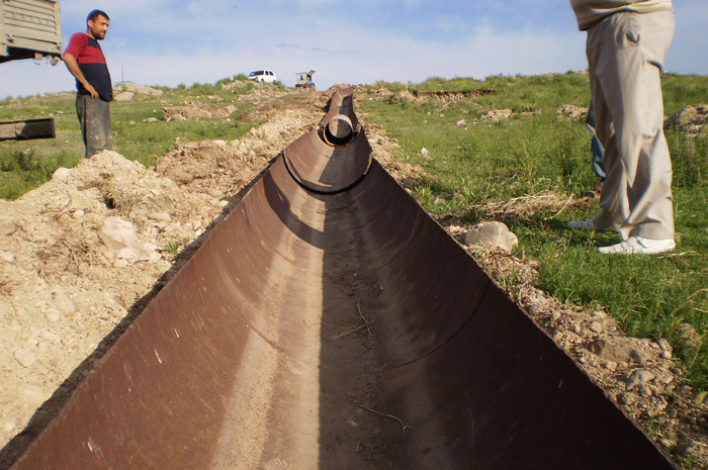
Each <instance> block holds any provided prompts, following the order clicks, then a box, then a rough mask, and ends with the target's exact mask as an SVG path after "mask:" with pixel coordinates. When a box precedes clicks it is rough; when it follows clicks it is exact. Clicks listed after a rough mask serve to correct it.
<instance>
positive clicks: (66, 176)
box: [0, 88, 708, 468]
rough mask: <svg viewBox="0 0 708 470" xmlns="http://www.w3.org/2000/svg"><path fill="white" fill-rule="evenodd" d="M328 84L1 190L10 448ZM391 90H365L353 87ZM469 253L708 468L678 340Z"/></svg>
mask: <svg viewBox="0 0 708 470" xmlns="http://www.w3.org/2000/svg"><path fill="white" fill-rule="evenodd" d="M331 94H332V90H330V91H329V92H324V93H318V92H312V91H306V92H302V93H299V94H296V95H291V96H289V97H287V99H276V98H278V93H276V92H274V91H268V89H266V88H263V89H261V88H258V89H256V91H254V92H253V93H251V94H250V95H247V96H246V97H244V98H243V99H244V100H252V101H253V102H254V108H253V110H252V111H250V113H252V114H253V117H255V116H257V117H258V119H259V120H261V121H264V122H263V124H262V125H261V126H259V127H257V128H254V129H252V130H251V131H250V132H249V133H248V134H247V135H246V136H245V137H244V138H242V139H239V140H235V141H200V142H188V141H184V140H177V141H176V142H175V143H174V146H173V148H172V150H171V151H170V152H169V153H168V154H166V155H165V156H163V157H162V158H160V159H159V160H158V161H157V162H156V164H155V166H154V167H151V168H145V167H144V166H142V165H141V164H139V163H136V162H131V161H128V160H127V159H125V158H124V157H123V156H121V155H119V154H118V153H115V152H110V151H106V152H103V153H101V154H98V155H96V156H94V157H93V158H91V159H87V160H84V161H82V162H81V163H80V164H79V165H78V166H77V167H76V168H73V169H60V170H57V172H56V173H55V174H54V176H53V178H52V180H51V181H49V182H48V183H46V184H44V185H43V186H41V187H40V188H38V189H36V190H34V191H31V192H30V193H28V194H26V195H25V196H23V197H21V198H20V199H18V200H16V201H11V202H10V201H4V200H0V322H2V325H3V328H2V329H0V370H1V371H2V377H3V379H2V381H1V383H0V443H2V445H3V446H4V445H5V444H7V443H8V442H9V441H10V440H11V439H13V436H15V435H17V434H18V433H20V432H21V431H22V430H23V429H24V428H25V427H26V426H27V425H28V423H31V422H30V419H31V418H33V415H34V419H33V420H32V422H34V421H37V420H38V417H37V416H36V413H35V410H37V409H38V407H40V406H41V405H42V403H44V402H45V401H46V400H48V399H49V398H50V397H51V396H52V394H53V393H55V391H57V390H58V389H59V388H60V387H68V386H70V385H71V383H76V382H77V381H78V380H80V379H81V377H82V376H83V374H85V372H86V371H87V370H88V369H89V368H90V365H91V358H92V357H97V356H100V353H101V350H102V348H105V347H106V344H107V341H106V340H105V338H107V337H110V336H111V335H113V336H115V335H116V334H119V333H120V330H121V325H122V324H124V323H125V322H126V319H130V318H131V317H134V316H135V315H137V314H139V312H140V311H141V309H142V308H143V307H144V305H145V303H146V302H147V301H148V300H149V299H150V298H151V296H153V295H154V294H155V293H156V292H157V291H158V290H159V288H160V287H161V286H162V285H164V284H165V283H166V282H167V281H169V279H170V278H171V277H172V276H173V275H174V273H175V272H176V271H177V270H178V269H179V268H180V266H181V265H182V264H184V262H185V261H186V260H187V259H188V258H189V256H190V255H191V253H193V252H194V250H196V248H197V247H198V246H199V244H200V243H201V241H202V240H203V238H204V236H205V234H206V233H208V231H209V229H210V228H211V227H212V226H213V225H214V224H216V223H218V222H219V220H220V218H222V217H223V215H224V214H225V213H226V212H228V211H229V210H230V208H231V207H233V206H234V205H235V204H236V203H237V202H238V201H239V199H240V197H241V195H242V194H244V193H245V191H246V190H247V189H248V187H249V183H250V182H251V181H253V180H254V178H256V177H257V176H258V175H259V173H261V172H262V171H263V170H264V169H266V168H267V167H268V165H269V163H270V162H271V161H272V159H273V158H274V157H276V156H277V155H278V154H279V152H280V151H282V149H284V148H285V147H286V146H287V145H288V144H289V143H290V142H292V141H293V140H294V139H295V138H297V137H298V136H300V135H301V134H303V133H304V132H305V131H307V130H309V129H311V128H312V127H313V126H314V125H316V124H317V123H318V122H319V120H320V119H321V117H322V115H323V112H324V111H323V109H324V107H325V106H326V103H327V99H328V97H329V96H331ZM409 95H410V96H409ZM387 96H390V94H389V93H387V92H383V91H374V92H372V93H370V94H365V92H364V91H359V92H357V95H356V96H355V98H356V99H357V100H365V99H366V100H368V99H385V98H386V97H387ZM455 98H456V97H455ZM396 99H401V100H415V99H420V97H415V96H412V95H411V94H410V93H408V94H405V96H397V97H396ZM218 112H220V110H219V109H215V108H213V107H207V106H204V107H200V105H199V103H190V104H189V105H188V106H187V107H185V108H184V109H170V110H167V109H166V110H165V115H166V117H172V116H182V118H184V119H189V118H191V117H204V116H207V115H210V116H213V115H214V113H218ZM245 119H248V116H246V117H245ZM360 119H361V120H362V122H363V123H364V126H365V128H366V131H367V135H368V138H369V140H370V142H371V145H372V147H373V150H374V156H375V158H377V159H378V160H379V161H380V162H381V163H382V164H383V165H384V167H386V169H387V170H388V171H389V172H391V173H392V174H393V175H394V177H395V178H396V179H397V180H398V181H399V182H400V183H401V184H402V186H404V187H407V188H411V187H414V186H415V185H416V184H417V183H416V181H417V180H418V179H419V178H420V176H421V175H422V173H423V172H422V170H421V169H420V168H419V167H413V166H410V165H407V164H403V163H400V162H394V161H393V159H392V156H393V154H394V152H395V150H396V144H395V143H394V142H393V141H392V140H391V139H389V138H387V137H386V135H385V133H384V131H383V130H382V129H380V128H377V127H375V126H371V125H368V124H367V123H366V116H365V115H360ZM585 203H588V202H587V201H585V202H583V201H573V200H572V198H568V197H566V196H558V195H552V194H544V195H538V196H536V197H531V198H527V199H524V200H521V199H520V200H514V201H508V202H506V203H503V204H496V205H488V206H486V207H481V208H480V213H483V214H486V215H487V216H489V217H490V218H493V217H494V216H495V215H499V214H508V213H510V212H511V213H514V211H516V213H523V214H524V215H528V214H530V213H533V211H540V210H548V209H549V208H554V207H555V208H557V209H558V211H561V210H563V208H564V207H565V206H567V205H568V204H585ZM440 223H441V224H443V225H444V226H446V228H447V229H448V231H449V232H450V233H451V235H452V236H454V237H456V238H457V239H458V240H460V241H462V239H463V237H464V234H465V233H466V232H467V231H468V230H469V227H462V226H459V225H455V224H454V221H446V220H440ZM469 251H470V253H471V254H472V255H473V256H474V257H475V258H476V259H477V261H478V262H479V263H480V265H482V266H483V267H484V268H485V270H486V271H487V272H489V273H490V274H491V276H492V277H493V278H494V279H495V280H496V282H498V283H499V284H500V285H501V286H502V287H503V288H505V289H506V291H507V292H508V293H509V295H510V296H511V297H512V298H513V299H514V300H515V301H516V302H517V303H518V304H519V305H521V306H522V307H523V308H524V310H525V311H526V312H528V314H529V315H530V316H531V317H532V318H533V319H534V320H535V321H536V322H537V324H538V325H539V326H540V327H541V328H543V329H544V330H545V331H547V332H548V334H549V335H550V336H551V337H552V338H553V339H554V340H555V341H556V342H557V344H558V345H559V346H561V347H562V348H563V349H565V351H566V352H567V353H568V354H569V355H570V356H571V357H573V358H574V359H575V360H576V361H577V363H578V364H579V365H580V367H581V368H583V370H585V371H586V373H587V374H588V375H590V376H591V377H592V378H593V380H594V381H595V382H596V383H597V384H598V385H599V386H601V387H602V388H603V389H604V390H605V391H606V394H607V395H608V396H609V397H610V398H612V399H613V400H615V401H616V402H617V403H619V404H620V405H621V406H622V407H623V408H624V410H625V411H626V412H627V413H628V414H629V415H630V416H632V417H634V418H635V419H637V420H638V421H639V422H641V423H643V425H644V427H645V429H648V430H649V431H650V433H651V434H652V436H654V437H655V438H656V439H657V441H658V442H659V444H660V445H661V446H662V447H663V448H664V449H666V450H667V451H668V452H672V453H673V454H674V455H678V456H681V457H683V458H686V459H687V461H691V460H692V461H693V462H694V464H695V465H696V466H695V467H694V468H706V467H708V408H707V406H706V403H700V402H699V401H697V400H694V398H693V393H692V390H691V389H690V387H689V386H688V385H686V384H685V381H684V379H683V376H682V373H681V371H680V370H679V369H678V368H677V367H676V366H675V364H674V363H673V362H672V360H671V355H672V348H671V345H670V344H668V343H667V342H666V341H665V340H658V341H653V340H649V339H636V338H627V337H625V336H623V335H622V334H621V333H620V332H619V331H618V329H617V326H616V324H615V322H614V321H613V320H612V319H611V318H609V317H608V315H607V314H606V313H605V312H604V310H603V309H602V307H600V306H598V307H596V308H594V309H589V308H581V307H577V306H574V305H568V304H563V303H560V302H559V301H557V300H556V299H554V298H552V297H550V296H548V295H546V294H545V293H543V292H541V291H539V290H538V289H536V288H534V284H535V276H536V268H537V266H536V264H535V263H534V261H533V260H528V259H519V258H517V257H514V256H512V255H510V254H508V253H504V252H501V251H499V252H483V251H475V250H473V249H471V248H470V249H469ZM690 334H691V332H690V331H688V330H687V335H690ZM694 334H695V332H694ZM67 378H70V379H69V380H68V379H67ZM360 411H361V410H360ZM1 463H2V462H1V461H0V464H1Z"/></svg>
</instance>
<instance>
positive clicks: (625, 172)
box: [587, 12, 673, 239]
mask: <svg viewBox="0 0 708 470" xmlns="http://www.w3.org/2000/svg"><path fill="white" fill-rule="evenodd" d="M672 34H673V14H672V13H671V12H666V14H664V13H653V14H644V15H639V14H634V13H617V14H615V15H612V16H611V17H608V18H607V19H605V20H604V21H602V22H600V23H599V24H598V25H596V26H594V27H593V28H591V29H590V30H589V31H588V44H587V51H588V64H589V68H590V82H591V88H592V95H593V98H592V99H593V103H594V107H595V109H594V111H595V120H596V126H597V127H596V131H597V135H598V138H599V139H600V142H601V143H602V144H603V145H604V147H605V157H604V164H605V169H606V171H607V181H606V182H605V184H604V186H603V191H602V196H601V199H600V206H601V208H602V212H601V213H600V214H599V215H598V216H597V217H596V218H595V219H593V220H594V222H595V224H594V225H596V226H597V228H600V229H601V228H617V229H618V230H619V231H620V233H621V235H622V237H623V239H626V238H628V237H644V238H649V239H668V238H672V237H673V208H672V203H671V162H670V157H669V154H668V147H667V146H666V141H665V138H664V135H663V106H662V99H661V84H660V70H659V68H658V66H657V64H661V62H662V61H663V58H664V54H665V53H666V50H667V49H668V45H669V44H670V42H671V36H672Z"/></svg>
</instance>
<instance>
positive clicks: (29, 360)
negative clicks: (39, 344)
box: [13, 349, 37, 367]
mask: <svg viewBox="0 0 708 470" xmlns="http://www.w3.org/2000/svg"><path fill="white" fill-rule="evenodd" d="M13 357H14V358H15V360H16V361H17V362H18V363H19V364H20V365H21V366H22V367H29V366H31V365H32V364H34V362H35V361H36V360H37V358H36V357H35V356H34V354H33V353H32V352H31V351H28V350H26V349H18V350H17V351H15V354H13Z"/></svg>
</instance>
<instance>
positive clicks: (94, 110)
mask: <svg viewBox="0 0 708 470" xmlns="http://www.w3.org/2000/svg"><path fill="white" fill-rule="evenodd" d="M76 115H77V117H78V118H79V123H80V124H81V137H82V138H83V141H84V145H85V146H86V157H90V156H92V155H94V154H96V153H98V152H100V151H101V150H111V149H112V148H113V140H112V138H111V132H112V131H111V111H110V103H108V102H107V101H103V100H100V99H91V97H90V96H88V95H79V96H77V97H76Z"/></svg>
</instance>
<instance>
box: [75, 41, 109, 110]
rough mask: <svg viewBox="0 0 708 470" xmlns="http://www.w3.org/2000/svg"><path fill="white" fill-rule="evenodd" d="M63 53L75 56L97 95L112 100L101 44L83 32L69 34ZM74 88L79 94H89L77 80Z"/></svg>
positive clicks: (104, 99)
mask: <svg viewBox="0 0 708 470" xmlns="http://www.w3.org/2000/svg"><path fill="white" fill-rule="evenodd" d="M64 53H65V54H71V55H73V56H74V57H75V58H76V60H77V62H78V63H79V68H80V69H81V72H82V73H83V74H84V77H86V80H88V82H89V83H90V84H91V86H93V87H94V88H95V89H96V91H97V92H98V96H99V97H100V98H101V99H102V100H103V101H111V100H113V86H112V85H111V74H110V73H109V72H108V66H107V65H106V58H105V57H104V55H103V51H102V50H101V45H100V44H99V43H98V41H97V40H96V39H94V38H92V37H89V36H88V35H87V34H85V33H76V34H74V35H73V36H71V39H70V40H69V46H68V47H67V48H66V50H65V51H64ZM76 89H77V90H78V93H79V94H80V95H88V94H89V92H88V91H86V89H85V88H84V87H83V86H81V83H79V81H78V80H77V81H76Z"/></svg>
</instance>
